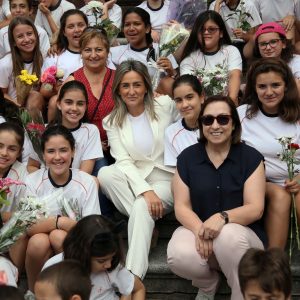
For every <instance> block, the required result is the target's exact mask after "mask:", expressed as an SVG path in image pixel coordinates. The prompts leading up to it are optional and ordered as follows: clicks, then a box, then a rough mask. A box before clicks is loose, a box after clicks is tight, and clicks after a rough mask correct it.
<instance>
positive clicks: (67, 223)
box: [25, 126, 100, 290]
mask: <svg viewBox="0 0 300 300" xmlns="http://www.w3.org/2000/svg"><path fill="white" fill-rule="evenodd" d="M41 146H42V151H43V156H44V160H45V164H46V166H47V169H41V170H38V171H36V172H34V173H32V174H30V175H29V176H28V177H27V179H26V188H27V190H26V195H27V196H33V197H45V196H49V197H48V199H50V196H51V195H53V194H55V192H56V193H58V192H59V191H61V193H62V196H63V197H64V198H65V199H66V200H67V201H68V202H69V203H70V201H71V199H73V201H74V200H76V202H77V205H76V206H77V210H78V212H77V216H76V217H77V218H81V217H84V216H87V215H90V214H100V206H99V200H98V190H97V186H96V183H95V180H94V178H93V177H92V176H90V175H89V174H87V173H86V172H82V171H80V170H77V169H70V165H71V161H72V158H73V157H74V150H75V140H74V138H73V136H72V134H71V133H70V131H69V130H68V129H67V128H65V127H63V126H52V127H49V128H48V129H47V130H46V131H45V132H44V133H43V135H42V138H41ZM58 190H59V191H58ZM55 197H56V196H53V198H51V199H50V200H44V201H47V203H45V205H47V207H49V208H48V215H49V217H48V218H46V219H45V220H43V221H40V222H38V223H37V224H35V225H34V226H32V227H31V228H29V230H28V232H27V234H28V236H29V241H28V247H27V251H26V261H25V266H26V271H27V278H28V285H29V289H30V290H33V286H34V282H35V280H36V276H37V275H38V274H39V272H40V270H41V268H42V266H43V264H44V263H45V261H46V260H47V259H48V258H49V257H50V256H51V255H52V254H53V253H59V252H60V251H61V246H62V242H63V240H64V238H65V236H66V234H67V232H68V231H69V230H70V228H71V227H72V226H74V224H75V223H76V221H74V220H73V219H71V218H69V217H67V216H60V215H61V214H62V212H63V209H62V206H61V204H60V203H57V202H58V201H57V199H56V198H55ZM74 198H76V199H74Z"/></svg>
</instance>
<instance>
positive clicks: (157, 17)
mask: <svg viewBox="0 0 300 300" xmlns="http://www.w3.org/2000/svg"><path fill="white" fill-rule="evenodd" d="M169 6H170V1H169V0H165V1H164V0H163V1H162V6H161V7H159V8H157V9H153V8H151V7H150V6H149V5H148V3H147V1H144V2H143V3H141V4H140V5H138V7H140V8H142V9H144V10H145V11H147V12H148V13H149V15H150V19H151V25H152V28H153V30H156V31H161V29H162V26H163V25H164V24H166V23H167V22H168V21H169V20H168V11H169Z"/></svg>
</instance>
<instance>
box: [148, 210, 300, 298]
mask: <svg viewBox="0 0 300 300" xmlns="http://www.w3.org/2000/svg"><path fill="white" fill-rule="evenodd" d="M179 225H180V224H179V223H178V222H177V221H176V219H175V216H174V213H171V214H169V215H167V216H165V217H164V218H163V219H162V220H160V221H158V222H157V225H156V226H157V228H158V230H159V239H158V243H157V246H156V247H155V248H154V249H152V250H151V252H150V256H149V269H148V272H147V275H146V277H145V279H144V284H145V287H146V290H147V300H157V299H159V300H192V299H195V296H196V294H197V289H196V288H195V287H193V286H192V284H191V281H188V280H185V279H183V278H180V277H178V276H176V275H175V274H173V273H172V272H171V270H170V269H169V267H168V265H167V245H168V241H169V240H170V238H171V236H172V233H173V232H174V230H175V229H176V228H177V227H178V226H179ZM292 273H293V292H292V299H293V300H300V251H295V252H294V254H293V256H292ZM215 299H216V300H229V299H230V288H229V287H228V285H227V283H226V279H225V277H223V278H222V281H221V285H220V288H219V290H218V292H217V295H216V296H215Z"/></svg>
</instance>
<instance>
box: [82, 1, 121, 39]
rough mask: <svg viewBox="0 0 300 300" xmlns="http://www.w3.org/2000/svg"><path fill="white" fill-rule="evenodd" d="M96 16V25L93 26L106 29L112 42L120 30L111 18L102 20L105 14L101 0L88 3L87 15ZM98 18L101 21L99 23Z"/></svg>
mask: <svg viewBox="0 0 300 300" xmlns="http://www.w3.org/2000/svg"><path fill="white" fill-rule="evenodd" d="M88 13H90V15H92V16H94V19H95V25H94V26H93V27H95V28H98V29H100V30H101V29H104V30H105V32H106V34H107V37H108V40H109V42H110V43H112V41H113V40H114V38H116V37H117V36H118V34H119V32H120V30H119V28H117V27H116V26H115V25H114V23H113V22H112V21H111V20H110V19H105V20H101V17H102V16H103V4H102V3H101V2H100V1H97V0H92V1H90V2H89V3H88V4H87V15H88ZM98 20H100V22H99V23H98Z"/></svg>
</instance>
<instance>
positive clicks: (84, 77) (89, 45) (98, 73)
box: [66, 28, 115, 168]
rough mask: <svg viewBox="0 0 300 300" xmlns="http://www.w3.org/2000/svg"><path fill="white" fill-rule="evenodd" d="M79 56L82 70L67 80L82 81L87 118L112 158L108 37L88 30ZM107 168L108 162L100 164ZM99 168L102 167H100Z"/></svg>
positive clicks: (106, 155)
mask: <svg viewBox="0 0 300 300" xmlns="http://www.w3.org/2000/svg"><path fill="white" fill-rule="evenodd" d="M79 45H80V54H81V57H82V62H83V67H82V68H80V69H78V70H76V71H75V72H74V73H73V74H71V75H70V76H69V77H68V78H67V80H66V81H69V80H74V79H75V80H78V81H81V82H82V83H83V84H84V85H85V87H86V90H87V93H88V119H89V122H91V123H93V124H95V125H96V126H97V127H98V128H99V131H100V135H101V141H102V149H103V153H104V157H105V158H107V159H109V149H108V148H109V146H108V143H107V135H106V132H105V130H104V129H103V127H102V120H103V118H104V117H106V116H107V115H108V114H109V113H110V112H111V111H112V109H113V107H114V102H113V99H112V82H113V79H114V75H115V72H114V71H113V70H111V69H109V68H107V67H106V62H107V58H108V53H109V41H108V39H107V36H106V35H105V34H104V33H102V32H101V31H100V30H99V29H92V28H88V29H86V30H85V32H84V33H83V34H82V36H81V38H80V42H79ZM101 165H107V162H106V163H104V162H103V161H102V162H101ZM98 168H99V167H98Z"/></svg>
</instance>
